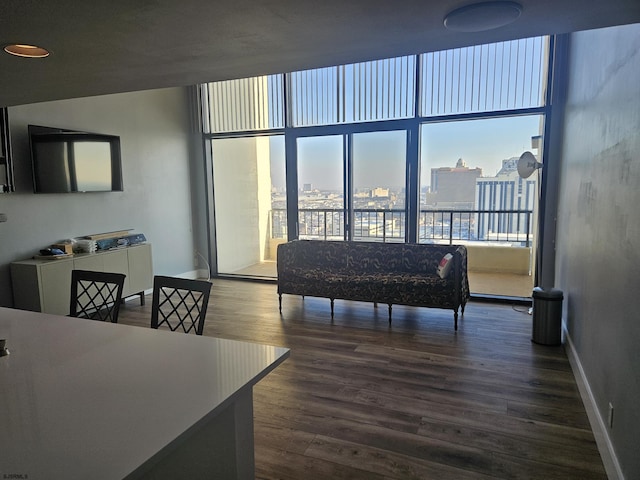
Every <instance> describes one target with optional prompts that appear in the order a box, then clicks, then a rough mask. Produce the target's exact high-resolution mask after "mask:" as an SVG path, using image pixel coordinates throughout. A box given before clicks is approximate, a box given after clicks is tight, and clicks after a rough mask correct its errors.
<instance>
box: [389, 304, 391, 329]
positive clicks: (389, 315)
mask: <svg viewBox="0 0 640 480" xmlns="http://www.w3.org/2000/svg"><path fill="white" fill-rule="evenodd" d="M389 325H391V304H389Z"/></svg>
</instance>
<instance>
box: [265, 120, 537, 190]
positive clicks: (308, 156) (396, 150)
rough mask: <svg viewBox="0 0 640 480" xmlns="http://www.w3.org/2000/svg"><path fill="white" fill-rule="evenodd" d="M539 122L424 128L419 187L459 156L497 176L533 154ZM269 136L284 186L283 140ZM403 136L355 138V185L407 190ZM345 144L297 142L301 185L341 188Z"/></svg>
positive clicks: (279, 184)
mask: <svg viewBox="0 0 640 480" xmlns="http://www.w3.org/2000/svg"><path fill="white" fill-rule="evenodd" d="M540 119H541V117H540V116H538V115H531V116H520V117H507V118H495V119H483V120H466V121H459V122H442V123H432V124H426V125H423V126H422V129H421V139H420V148H421V152H420V157H421V159H420V161H421V187H424V186H428V185H429V183H430V175H431V168H436V167H454V166H455V165H456V162H457V161H458V159H459V158H462V159H463V160H464V161H465V162H466V164H467V166H468V167H469V168H476V167H480V168H482V171H483V172H482V173H483V176H485V177H492V176H495V174H496V173H497V172H498V170H500V168H501V166H502V160H505V159H508V158H511V157H519V156H520V155H521V154H522V153H523V152H525V151H527V150H529V151H531V137H532V136H536V135H540V129H541V120H540ZM271 138H272V139H273V140H272V142H271V143H272V149H271V158H272V173H271V175H272V183H273V185H274V186H275V187H276V188H284V185H285V177H284V139H283V138H275V137H271ZM405 138H406V134H405V132H404V131H393V132H375V133H360V134H354V187H355V188H356V189H357V188H359V187H371V188H375V187H378V186H380V187H398V186H404V178H405V151H404V149H405V142H406V140H405ZM342 145H343V140H342V136H340V135H332V136H326V137H308V138H301V139H299V140H298V185H299V187H302V186H303V185H304V184H306V183H310V184H312V186H313V188H317V189H320V190H341V189H342V183H343V181H342V174H343V172H342V163H343V162H342V158H343V157H342V149H343V147H342ZM534 153H536V152H535V151H534Z"/></svg>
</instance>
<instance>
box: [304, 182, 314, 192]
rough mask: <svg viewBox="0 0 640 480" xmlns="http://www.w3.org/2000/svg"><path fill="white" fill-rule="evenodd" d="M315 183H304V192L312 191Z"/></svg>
mask: <svg viewBox="0 0 640 480" xmlns="http://www.w3.org/2000/svg"><path fill="white" fill-rule="evenodd" d="M312 187H313V185H311V184H310V183H305V184H303V185H302V191H303V192H311V191H312V190H313V188H312Z"/></svg>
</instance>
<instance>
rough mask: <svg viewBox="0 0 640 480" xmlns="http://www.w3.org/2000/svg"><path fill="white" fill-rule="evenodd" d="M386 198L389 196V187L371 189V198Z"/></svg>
mask: <svg viewBox="0 0 640 480" xmlns="http://www.w3.org/2000/svg"><path fill="white" fill-rule="evenodd" d="M376 197H377V198H388V197H389V189H388V188H382V187H377V188H374V189H373V190H371V198H376Z"/></svg>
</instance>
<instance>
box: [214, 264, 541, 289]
mask: <svg viewBox="0 0 640 480" xmlns="http://www.w3.org/2000/svg"><path fill="white" fill-rule="evenodd" d="M223 273H226V274H230V275H238V276H244V277H259V278H272V279H275V278H276V276H277V273H276V262H275V261H264V262H261V263H256V264H254V265H250V266H248V267H246V268H243V269H240V270H236V271H234V272H223ZM469 288H470V289H471V293H472V294H477V295H496V296H504V297H531V291H532V289H533V277H532V276H531V275H515V274H511V273H484V272H473V271H470V272H469Z"/></svg>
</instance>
